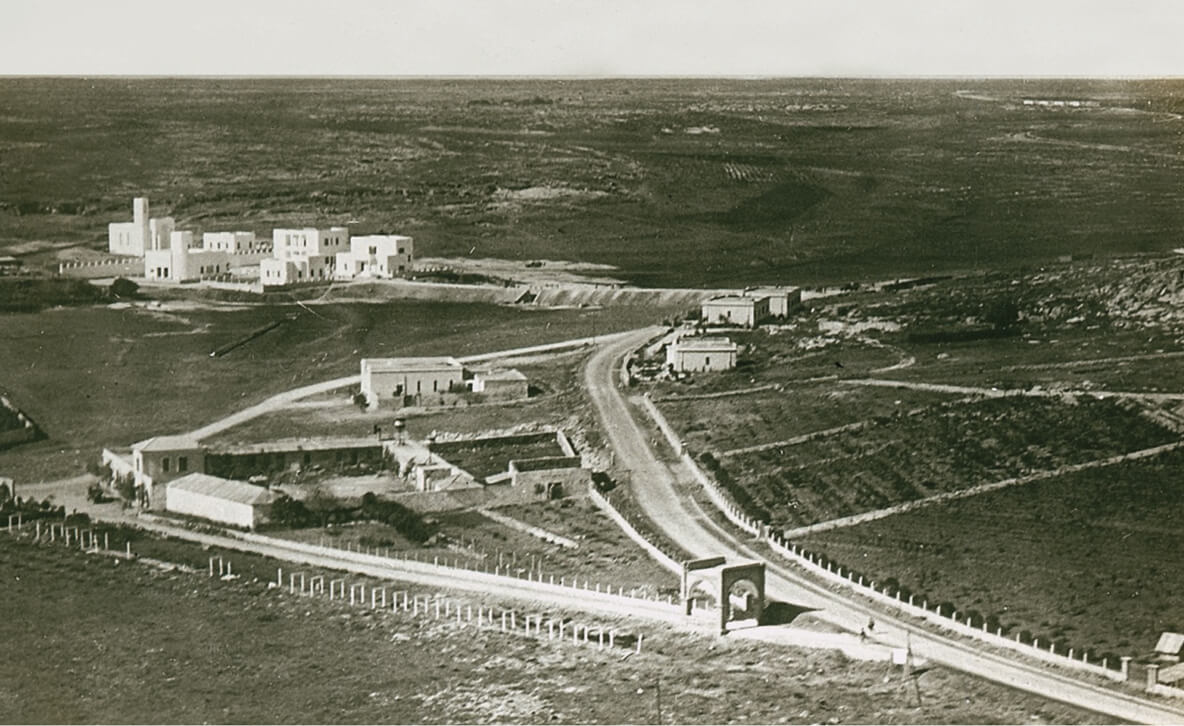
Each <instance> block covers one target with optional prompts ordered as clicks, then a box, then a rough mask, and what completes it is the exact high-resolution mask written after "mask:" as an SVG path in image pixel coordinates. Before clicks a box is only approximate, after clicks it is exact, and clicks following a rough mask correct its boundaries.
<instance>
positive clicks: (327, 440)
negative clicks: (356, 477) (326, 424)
mask: <svg viewBox="0 0 1184 726" xmlns="http://www.w3.org/2000/svg"><path fill="white" fill-rule="evenodd" d="M379 446H382V442H381V441H379V440H378V437H366V438H358V437H347V436H324V437H318V438H315V439H276V440H275V441H256V442H250V443H240V444H218V445H217V446H215V447H211V449H210V453H211V454H213V455H214V456H217V455H218V454H279V453H289V452H299V451H332V450H334V449H362V448H372V447H379Z"/></svg>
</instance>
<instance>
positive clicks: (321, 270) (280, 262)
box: [259, 255, 337, 287]
mask: <svg viewBox="0 0 1184 726" xmlns="http://www.w3.org/2000/svg"><path fill="white" fill-rule="evenodd" d="M336 261H337V258H336V256H333V255H311V256H309V257H290V258H286V259H278V258H275V257H268V258H266V259H264V260H261V261H260V262H259V282H260V283H262V284H263V286H264V287H276V286H280V285H297V284H300V283H304V282H319V281H322V280H332V279H333V278H334V275H335V271H336V267H337V265H336Z"/></svg>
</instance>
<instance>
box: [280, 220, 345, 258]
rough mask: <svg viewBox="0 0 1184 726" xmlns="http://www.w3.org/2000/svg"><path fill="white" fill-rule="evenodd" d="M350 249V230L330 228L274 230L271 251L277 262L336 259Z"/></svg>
mask: <svg viewBox="0 0 1184 726" xmlns="http://www.w3.org/2000/svg"><path fill="white" fill-rule="evenodd" d="M348 249H349V229H348V228H347V227H329V228H327V229H317V228H315V227H303V228H301V229H273V230H272V231H271V250H272V254H273V255H274V256H275V258H276V259H277V260H288V259H293V258H307V257H315V256H321V255H323V256H327V257H336V255H337V253H338V252H344V251H346V250H348Z"/></svg>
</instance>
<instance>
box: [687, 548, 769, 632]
mask: <svg viewBox="0 0 1184 726" xmlns="http://www.w3.org/2000/svg"><path fill="white" fill-rule="evenodd" d="M726 562H727V560H726V559H725V558H723V557H707V558H704V559H701V560H687V561H685V562H683V563H682V583H681V584H682V587H681V595H682V602H683V606H684V607H685V609H686V614H687V615H690V614H691V604H692V600H693V598H694V594H695V591H696V590H697V589H698V590H709V589H712V590H714V589H715V588H714V587H713V585H712V583H713V581H715V573H716V571H718V572H719V578H720V579H719V580H718V582H719V589H718V590H715V591H714V592H713V593H711V594H712V595H714V596H715V600H716V601H717V602H718V603H719V629H720V633H721V634H727V632H728V623H729V622H732V621H734V620H752V621H754V622H756V623H758V624H759V623H760V622H761V618H762V617H763V616H764V614H765V563H763V562H747V563H744V564H740V565H732V566H731V567H727V566H726Z"/></svg>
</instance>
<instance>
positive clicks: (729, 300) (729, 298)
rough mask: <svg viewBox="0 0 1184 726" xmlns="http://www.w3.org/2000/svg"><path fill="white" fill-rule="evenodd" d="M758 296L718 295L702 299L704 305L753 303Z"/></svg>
mask: <svg viewBox="0 0 1184 726" xmlns="http://www.w3.org/2000/svg"><path fill="white" fill-rule="evenodd" d="M757 299H758V298H754V297H744V296H743V295H720V296H719V297H713V298H711V299H709V300H706V301H704V303H703V304H704V305H753V304H754V303H755V302H756V301H757Z"/></svg>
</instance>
